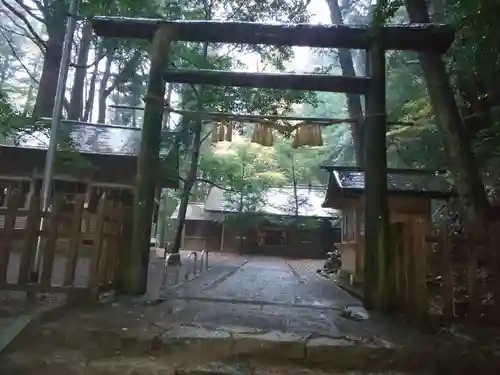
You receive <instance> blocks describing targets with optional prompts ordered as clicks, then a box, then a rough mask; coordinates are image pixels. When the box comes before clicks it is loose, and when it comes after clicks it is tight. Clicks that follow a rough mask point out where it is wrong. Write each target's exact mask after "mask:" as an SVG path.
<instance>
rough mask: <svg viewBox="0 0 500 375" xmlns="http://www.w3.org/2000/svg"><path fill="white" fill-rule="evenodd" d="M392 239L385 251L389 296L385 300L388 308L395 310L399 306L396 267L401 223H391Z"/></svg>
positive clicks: (397, 270) (397, 272)
mask: <svg viewBox="0 0 500 375" xmlns="http://www.w3.org/2000/svg"><path fill="white" fill-rule="evenodd" d="M391 233H392V236H393V237H392V241H391V243H390V245H389V246H390V249H388V250H387V251H386V255H387V259H386V264H387V288H388V291H387V292H388V293H389V295H390V296H391V298H389V299H388V301H387V307H388V309H390V310H397V309H399V307H400V304H399V300H398V294H399V269H398V261H399V256H398V251H399V242H400V239H401V223H393V224H392V225H391Z"/></svg>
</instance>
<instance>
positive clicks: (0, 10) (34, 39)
mask: <svg viewBox="0 0 500 375" xmlns="http://www.w3.org/2000/svg"><path fill="white" fill-rule="evenodd" d="M0 13H2V14H4V15H5V16H6V17H7V18H8V19H9V20H10V21H11V22H12V23H13V24H14V26H15V27H17V28H18V29H19V30H21V31H22V32H24V34H23V33H21V32H19V31H14V30H11V29H7V28H6V27H5V26H2V28H3V29H4V30H5V31H7V32H12V33H14V34H16V35H19V36H22V37H24V38H28V39H29V40H31V41H32V42H33V43H34V44H35V45H36V46H38V48H40V51H42V53H45V51H46V48H45V44H42V43H40V41H39V40H38V39H37V38H35V37H34V36H31V35H28V34H29V31H28V30H26V29H25V28H24V27H23V26H21V25H20V24H19V23H18V22H16V20H15V19H14V17H13V16H12V15H11V14H10V13H8V12H6V11H5V9H0Z"/></svg>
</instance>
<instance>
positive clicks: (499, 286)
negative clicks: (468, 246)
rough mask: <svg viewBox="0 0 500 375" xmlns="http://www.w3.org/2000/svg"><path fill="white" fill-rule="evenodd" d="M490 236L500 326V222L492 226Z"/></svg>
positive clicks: (490, 251) (494, 294)
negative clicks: (499, 249) (499, 245)
mask: <svg viewBox="0 0 500 375" xmlns="http://www.w3.org/2000/svg"><path fill="white" fill-rule="evenodd" d="M488 234H489V236H488V237H489V241H490V246H489V249H488V250H489V253H490V255H491V258H492V260H493V262H492V263H493V264H492V267H491V268H492V270H493V272H492V273H493V304H494V305H493V309H494V316H495V323H497V324H500V272H498V270H500V251H498V244H499V243H500V222H496V223H493V224H491V225H490V227H489V228H488Z"/></svg>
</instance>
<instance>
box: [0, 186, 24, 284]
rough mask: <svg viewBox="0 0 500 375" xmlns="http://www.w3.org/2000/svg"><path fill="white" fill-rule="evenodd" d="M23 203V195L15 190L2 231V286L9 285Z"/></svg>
mask: <svg viewBox="0 0 500 375" xmlns="http://www.w3.org/2000/svg"><path fill="white" fill-rule="evenodd" d="M21 202H22V195H21V193H20V192H19V191H18V190H15V191H14V192H13V194H12V196H11V197H10V199H9V206H8V207H7V212H6V214H5V222H4V227H3V228H1V229H0V285H6V284H7V270H8V268H9V260H10V250H11V246H12V241H13V231H14V229H15V227H16V219H17V212H18V208H19V207H20V206H21Z"/></svg>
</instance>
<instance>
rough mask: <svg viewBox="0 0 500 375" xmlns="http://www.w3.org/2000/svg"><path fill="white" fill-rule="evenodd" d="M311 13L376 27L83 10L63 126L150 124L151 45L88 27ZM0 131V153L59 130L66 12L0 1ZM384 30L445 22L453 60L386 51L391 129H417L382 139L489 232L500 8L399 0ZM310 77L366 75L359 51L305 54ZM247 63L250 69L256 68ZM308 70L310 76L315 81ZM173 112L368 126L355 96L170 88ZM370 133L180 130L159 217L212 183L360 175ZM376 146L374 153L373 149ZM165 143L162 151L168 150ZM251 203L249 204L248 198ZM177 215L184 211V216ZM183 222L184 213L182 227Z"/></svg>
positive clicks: (274, 53)
mask: <svg viewBox="0 0 500 375" xmlns="http://www.w3.org/2000/svg"><path fill="white" fill-rule="evenodd" d="M311 2H316V3H318V2H321V3H323V2H324V3H325V5H326V6H327V8H325V9H328V10H329V12H330V14H329V15H330V20H331V22H332V23H351V24H369V23H370V19H371V9H370V4H371V1H369V0H273V1H270V2H263V1H257V0H248V1H243V0H223V1H217V2H214V1H213V0H185V1H180V0H172V1H156V0H153V1H147V2H145V1H137V0H114V1H100V0H88V1H85V2H83V3H82V4H81V6H80V11H79V13H80V15H81V17H79V18H78V24H77V30H76V37H75V40H74V43H73V49H72V58H71V67H70V72H69V76H68V84H67V93H66V96H65V100H64V109H63V116H64V117H65V118H67V119H72V120H81V121H89V122H97V123H112V124H117V125H118V124H119V125H125V126H130V127H140V126H141V125H142V113H141V111H140V110H126V109H113V108H111V107H110V105H121V106H124V105H125V106H136V107H142V106H143V104H144V102H143V97H144V94H145V90H146V87H145V86H146V82H147V74H148V48H149V46H148V44H147V43H144V42H138V41H134V40H129V41H123V40H113V39H105V40H101V39H99V38H96V37H95V36H94V35H93V34H92V29H91V25H90V23H89V22H88V17H91V16H93V15H122V16H134V17H157V18H159V17H161V18H166V19H206V20H210V19H218V20H231V21H261V22H266V21H273V22H293V23H295V22H308V21H309V19H310V17H311V14H310V12H309V5H310V3H311ZM0 3H1V7H0V51H1V53H0V126H1V131H2V136H3V138H4V140H3V142H9V141H10V140H9V139H10V137H11V136H12V135H13V134H19V133H20V132H28V133H29V132H33V131H39V130H40V129H34V128H33V127H32V126H31V125H30V124H33V120H27V119H26V120H24V121H23V120H21V121H20V120H19V119H20V118H21V119H22V118H23V116H24V117H26V118H31V119H32V118H39V117H51V115H52V108H53V105H54V98H55V91H56V83H57V75H58V70H59V63H60V60H61V53H62V46H63V39H64V34H65V17H66V15H67V12H68V1H65V0H43V1H40V0H32V1H23V0H0ZM386 8H387V9H385V10H386V12H385V13H384V14H385V15H386V18H387V20H386V21H387V22H391V23H398V22H407V21H412V22H429V21H435V22H443V23H451V24H453V25H454V26H456V28H457V37H456V41H455V43H454V45H453V47H452V50H451V51H450V52H449V53H448V54H447V55H446V56H445V57H444V58H443V59H441V58H440V57H437V56H432V55H427V54H415V53H410V52H390V53H388V54H387V60H388V83H387V84H388V109H389V111H388V117H389V119H390V120H394V121H413V122H414V125H413V126H404V127H402V126H400V127H398V126H394V127H390V128H389V131H388V162H389V166H390V167H404V168H436V169H443V168H444V169H448V170H450V171H451V173H450V179H453V180H454V181H455V183H456V186H457V188H458V190H459V192H460V194H461V197H462V198H463V199H462V203H463V206H464V207H468V208H471V210H470V212H472V213H473V214H474V215H476V217H478V218H479V219H481V220H491V219H495V218H496V217H495V215H494V212H495V210H492V208H491V203H490V202H491V200H488V197H490V198H494V197H495V196H496V194H497V191H498V189H499V186H498V182H499V176H500V175H499V173H498V168H497V167H498V164H499V161H500V159H499V157H498V155H499V154H498V152H499V146H500V139H497V137H499V136H498V134H499V132H498V130H499V129H500V128H499V124H500V122H497V121H498V114H499V113H500V111H499V110H498V108H500V107H499V106H498V105H499V103H500V90H499V88H498V86H497V85H496V84H495V82H496V78H497V76H499V74H500V73H499V69H498V68H497V64H499V65H500V61H499V60H500V53H498V52H497V49H499V48H500V44H499V43H497V41H496V39H497V38H499V37H500V34H498V36H497V34H496V31H495V30H496V26H495V22H494V19H495V14H498V13H497V12H496V11H497V10H500V5H499V4H497V3H496V2H493V1H489V0H429V1H426V0H405V1H403V0H392V1H387V6H386ZM309 54H310V56H309V62H310V66H314V70H318V71H319V70H320V71H321V72H332V73H335V74H343V75H354V74H356V75H363V74H364V70H365V66H364V65H365V64H364V61H365V57H364V54H363V53H362V52H361V51H349V50H342V49H340V50H331V51H325V50H321V51H319V50H312V49H311V50H310V51H309ZM293 57H294V50H293V49H292V48H275V47H265V46H240V45H237V46H227V45H216V44H208V45H207V44H205V45H203V44H201V43H176V44H175V45H174V46H173V53H172V58H171V61H170V62H169V64H170V65H171V66H172V67H178V68H180V67H184V68H209V69H217V70H238V69H240V70H241V69H254V66H253V64H254V62H255V61H260V64H259V65H260V66H262V67H263V68H261V69H264V70H265V71H285V70H290V67H291V66H293ZM249 61H250V62H249ZM312 70H313V69H309V71H312ZM170 90H171V91H172V103H173V106H175V107H176V108H183V109H186V110H196V109H199V108H200V106H202V107H203V108H204V109H206V110H212V111H214V110H217V111H229V112H238V113H248V114H258V115H263V114H275V113H277V114H280V115H296V116H314V117H351V118H357V119H360V120H361V119H362V118H363V100H362V98H361V97H360V96H357V95H348V96H347V97H346V96H344V95H339V94H325V93H307V92H297V91H287V92H283V91H277V90H256V89H243V88H220V87H203V88H200V87H191V86H189V85H175V86H173V87H170ZM361 124H362V121H359V122H358V124H354V125H347V124H345V125H334V126H329V127H328V128H325V130H324V132H323V139H324V141H325V144H324V146H323V147H317V148H303V149H302V148H301V149H292V148H291V140H290V139H287V137H284V136H283V137H282V136H277V137H276V140H275V143H274V145H273V146H272V147H261V146H258V145H255V144H250V143H249V138H250V134H251V130H252V128H251V126H250V125H248V124H242V125H241V127H239V128H238V129H237V132H238V135H237V136H235V138H234V139H235V141H234V142H233V144H231V145H229V144H219V145H217V146H216V147H213V146H211V143H210V137H209V132H210V131H211V129H212V128H211V126H202V124H201V122H190V121H184V120H183V119H182V118H172V119H171V121H168V122H167V121H166V122H165V125H166V126H168V127H170V128H172V129H175V130H176V131H177V133H176V134H177V142H180V144H181V145H182V147H181V168H180V170H181V176H180V178H181V180H182V181H183V183H182V184H181V185H182V186H181V189H179V191H177V192H173V191H168V192H164V203H163V204H162V215H163V216H169V215H170V214H171V213H172V211H173V210H174V208H175V206H176V205H177V204H178V202H179V200H180V198H182V197H183V198H184V202H183V203H184V205H185V204H186V203H187V201H188V199H191V200H201V199H203V198H204V197H205V195H206V194H207V191H208V189H209V187H210V184H209V183H208V182H207V181H210V182H211V183H215V184H217V185H220V186H224V187H226V188H228V189H233V190H238V191H243V190H245V191H247V193H248V194H250V193H251V191H255V190H258V189H262V188H264V187H265V186H280V185H292V184H298V185H324V184H325V183H326V177H327V176H326V175H325V173H324V172H322V171H321V170H320V168H319V165H320V164H321V163H322V162H324V161H327V162H329V163H333V164H337V165H355V164H356V163H358V162H362V157H361V155H362V152H361V149H360V146H359V145H360V138H361V137H362V128H361ZM368 141H369V140H368ZM165 142H166V141H165ZM250 190H251V191H250ZM181 211H182V210H181ZM180 216H181V217H182V213H181V214H180Z"/></svg>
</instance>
